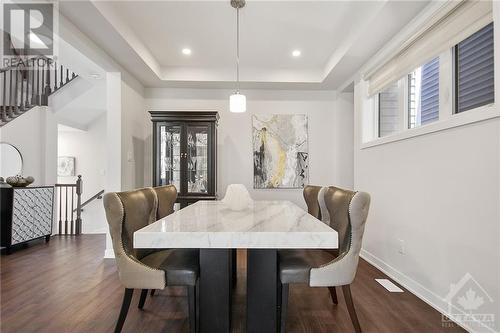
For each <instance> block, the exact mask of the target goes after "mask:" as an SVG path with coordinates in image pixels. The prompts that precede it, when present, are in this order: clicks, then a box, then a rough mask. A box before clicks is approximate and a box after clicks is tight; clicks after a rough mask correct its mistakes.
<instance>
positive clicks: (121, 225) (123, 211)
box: [113, 187, 167, 286]
mask: <svg viewBox="0 0 500 333" xmlns="http://www.w3.org/2000/svg"><path fill="white" fill-rule="evenodd" d="M144 189H149V190H151V191H152V192H153V193H154V190H153V189H152V188H150V187H147V188H144ZM113 194H114V195H115V196H116V197H117V198H118V201H119V202H120V207H121V210H120V212H121V215H122V218H121V223H120V235H121V234H122V231H123V222H124V219H125V207H123V202H122V200H121V198H120V196H119V195H118V194H117V193H113ZM154 195H155V196H156V193H154ZM118 243H119V246H120V248H121V250H122V251H123V253H125V255H126V256H127V258H129V259H130V260H132V261H134V262H135V263H137V264H139V265H141V266H143V267H144V268H146V269H149V270H152V271H161V269H157V268H153V267H150V266H147V265H144V264H143V263H142V262H140V261H139V260H137V259H136V258H134V257H131V256H129V255H128V254H127V253H126V252H125V248H124V247H123V242H122V237H120V240H119V242H118ZM163 281H164V282H163V284H164V285H165V286H166V285H167V281H166V278H165V277H163Z"/></svg>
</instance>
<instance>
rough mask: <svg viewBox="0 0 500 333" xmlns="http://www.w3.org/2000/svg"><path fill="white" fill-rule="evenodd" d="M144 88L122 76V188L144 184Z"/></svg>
mask: <svg viewBox="0 0 500 333" xmlns="http://www.w3.org/2000/svg"><path fill="white" fill-rule="evenodd" d="M143 94H144V91H143V88H142V86H139V85H133V84H130V83H128V82H126V81H125V80H123V78H122V82H121V117H122V119H121V123H122V128H121V137H122V140H121V165H122V175H121V177H122V178H121V179H122V185H121V188H122V190H132V189H136V188H140V187H143V186H144V149H145V146H146V143H145V135H146V134H145V127H144V122H145V119H144V113H145V112H146V111H145V106H144V98H143Z"/></svg>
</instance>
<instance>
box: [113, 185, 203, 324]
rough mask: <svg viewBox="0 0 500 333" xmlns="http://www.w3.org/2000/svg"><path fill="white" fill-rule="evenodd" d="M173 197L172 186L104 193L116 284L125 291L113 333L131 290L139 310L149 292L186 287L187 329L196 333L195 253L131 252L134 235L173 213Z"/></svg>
mask: <svg viewBox="0 0 500 333" xmlns="http://www.w3.org/2000/svg"><path fill="white" fill-rule="evenodd" d="M176 197H177V191H176V190H175V187H174V186H163V187H159V188H155V189H153V188H144V189H140V190H134V191H128V192H120V193H107V194H106V195H105V196H104V208H105V210H106V218H107V220H108V224H109V229H110V233H111V238H112V241H113V250H114V252H115V258H116V263H117V266H118V275H119V278H120V282H121V283H122V284H123V286H124V287H125V295H124V297H123V303H122V308H121V311H120V316H119V318H118V321H117V323H116V327H115V332H121V329H122V327H123V323H124V322H125V318H126V317H127V312H128V308H129V307H130V301H131V299H132V295H133V291H134V289H142V292H141V298H140V301H139V308H140V309H142V307H143V306H144V302H145V300H146V296H147V292H148V290H149V289H151V290H154V289H164V288H165V287H166V286H167V285H168V286H187V289H188V303H189V325H190V329H191V331H192V332H196V284H197V280H198V273H199V257H198V251H197V250H191V249H178V250H160V251H158V250H142V249H134V246H133V235H134V232H135V231H137V230H139V229H141V228H143V227H145V226H146V225H148V224H150V223H152V222H154V221H156V220H157V218H159V217H163V216H166V215H168V214H170V213H171V212H172V211H173V204H174V202H175V200H176Z"/></svg>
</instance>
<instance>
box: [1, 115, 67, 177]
mask: <svg viewBox="0 0 500 333" xmlns="http://www.w3.org/2000/svg"><path fill="white" fill-rule="evenodd" d="M56 126H57V124H56V121H55V119H54V115H53V114H52V112H51V111H50V109H49V108H47V107H35V108H33V109H31V110H30V111H28V112H26V113H24V114H23V115H21V116H19V117H18V118H16V119H14V120H13V121H11V122H9V123H8V124H6V125H4V126H2V128H1V129H0V141H5V142H8V143H10V144H12V145H14V146H16V147H17V149H19V151H20V152H21V154H22V156H23V162H24V163H23V165H24V171H23V175H24V176H33V177H34V178H35V182H34V183H33V185H52V184H55V182H56V180H57V172H56V166H57V127H56ZM2 176H4V175H2ZM7 176H14V175H7Z"/></svg>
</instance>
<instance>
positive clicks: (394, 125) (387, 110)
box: [378, 83, 399, 137]
mask: <svg viewBox="0 0 500 333" xmlns="http://www.w3.org/2000/svg"><path fill="white" fill-rule="evenodd" d="M378 110H379V112H378V117H379V118H378V134H379V137H383V136H386V135H389V134H391V133H394V132H396V131H397V130H398V124H399V89H398V84H397V83H394V84H392V85H390V86H389V87H387V88H386V89H385V90H384V91H381V92H380V94H379V96H378Z"/></svg>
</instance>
